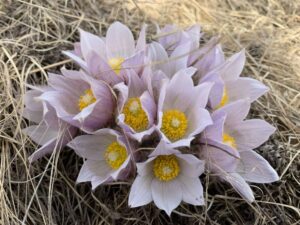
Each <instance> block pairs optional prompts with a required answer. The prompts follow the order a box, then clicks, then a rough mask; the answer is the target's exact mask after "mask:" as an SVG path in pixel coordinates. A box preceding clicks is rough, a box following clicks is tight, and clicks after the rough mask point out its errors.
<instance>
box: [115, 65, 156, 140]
mask: <svg viewBox="0 0 300 225" xmlns="http://www.w3.org/2000/svg"><path fill="white" fill-rule="evenodd" d="M128 75H129V76H128V77H129V84H128V86H127V85H125V84H124V83H119V84H117V85H115V89H116V90H118V91H119V97H118V117H117V123H118V125H119V126H120V127H121V128H123V130H124V132H126V133H127V134H128V135H129V136H131V137H132V138H134V139H136V140H137V141H139V142H141V141H142V139H143V137H144V136H148V135H150V134H152V133H153V131H154V130H155V126H154V121H155V119H156V113H157V111H156V104H155V102H154V99H153V96H152V95H151V91H149V89H150V90H151V80H150V75H149V74H148V73H144V74H143V76H142V77H139V76H138V75H137V73H136V72H135V71H134V70H128Z"/></svg>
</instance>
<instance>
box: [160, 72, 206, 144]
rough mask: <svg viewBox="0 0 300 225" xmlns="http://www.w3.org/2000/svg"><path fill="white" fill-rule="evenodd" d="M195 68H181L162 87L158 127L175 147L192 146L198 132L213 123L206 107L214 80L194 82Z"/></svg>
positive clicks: (163, 136) (162, 134) (162, 135)
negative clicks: (196, 83)
mask: <svg viewBox="0 0 300 225" xmlns="http://www.w3.org/2000/svg"><path fill="white" fill-rule="evenodd" d="M191 70H193V69H192V68H187V69H183V70H180V71H178V72H177V73H176V74H175V75H174V76H173V77H172V79H171V80H164V83H163V85H162V88H161V90H160V95H159V100H158V114H157V117H158V124H157V130H158V132H159V133H160V135H161V137H162V139H164V140H165V141H166V142H168V143H172V146H173V147H178V146H190V142H191V140H192V139H193V138H194V136H195V135H197V134H199V133H200V132H201V131H203V130H204V128H205V127H207V126H208V125H211V124H212V120H211V117H210V114H209V112H208V111H207V110H206V109H205V107H206V104H207V100H208V96H209V92H210V89H211V86H212V83H203V84H201V85H198V86H194V84H193V80H192V78H191V76H190V74H193V73H191ZM194 71H195V70H194Z"/></svg>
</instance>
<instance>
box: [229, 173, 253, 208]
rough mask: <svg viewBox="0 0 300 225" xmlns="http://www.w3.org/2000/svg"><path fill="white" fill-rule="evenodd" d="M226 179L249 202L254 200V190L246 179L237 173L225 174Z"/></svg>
mask: <svg viewBox="0 0 300 225" xmlns="http://www.w3.org/2000/svg"><path fill="white" fill-rule="evenodd" d="M224 177H225V178H224V180H226V181H228V182H229V183H230V184H231V185H232V187H233V188H234V189H235V190H236V191H237V192H238V193H239V194H240V195H241V196H242V197H243V198H244V199H245V200H247V201H248V202H253V201H254V195H253V192H252V190H251V188H250V186H249V184H247V183H246V181H245V180H244V179H243V178H242V177H241V176H240V175H239V174H237V173H230V174H227V175H224Z"/></svg>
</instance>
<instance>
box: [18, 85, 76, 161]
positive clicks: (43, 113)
mask: <svg viewBox="0 0 300 225" xmlns="http://www.w3.org/2000/svg"><path fill="white" fill-rule="evenodd" d="M50 89H51V88H50V87H46V86H42V87H36V88H35V89H33V90H30V91H27V92H26V94H25V98H24V100H25V106H26V108H25V109H24V112H23V117H25V118H26V119H28V120H29V121H33V122H35V123H38V124H37V125H31V126H29V127H26V128H24V129H23V130H22V131H23V133H25V134H27V135H28V136H29V137H30V138H31V139H32V140H33V141H34V142H35V143H37V144H38V145H41V147H40V148H38V149H37V150H36V151H35V152H34V153H32V155H31V156H30V157H29V161H30V162H33V161H35V160H37V159H39V158H41V157H43V156H45V155H46V154H50V153H52V152H53V151H54V150H60V149H62V148H63V147H64V146H65V145H66V144H67V143H68V142H69V141H70V140H71V139H72V138H73V137H74V136H75V135H76V133H77V129H76V128H75V127H73V126H71V125H69V124H67V123H66V122H64V121H62V120H60V119H59V118H57V115H56V112H55V110H54V109H53V108H52V107H51V106H50V105H48V104H46V103H45V102H43V101H42V100H41V99H39V97H40V96H41V94H42V93H43V92H44V91H49V90H50Z"/></svg>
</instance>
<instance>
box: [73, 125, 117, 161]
mask: <svg viewBox="0 0 300 225" xmlns="http://www.w3.org/2000/svg"><path fill="white" fill-rule="evenodd" d="M105 130H106V129H105ZM107 130H108V129H107ZM116 139H117V138H116V136H114V135H112V134H110V133H108V132H107V133H106V134H102V135H81V136H78V137H76V138H74V139H73V140H72V141H71V142H69V143H68V146H69V147H70V148H72V149H74V151H75V152H76V153H77V154H78V155H79V156H81V157H83V158H86V159H91V160H102V159H103V152H104V150H105V149H106V148H107V147H108V145H110V144H111V143H112V142H114V141H116Z"/></svg>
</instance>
